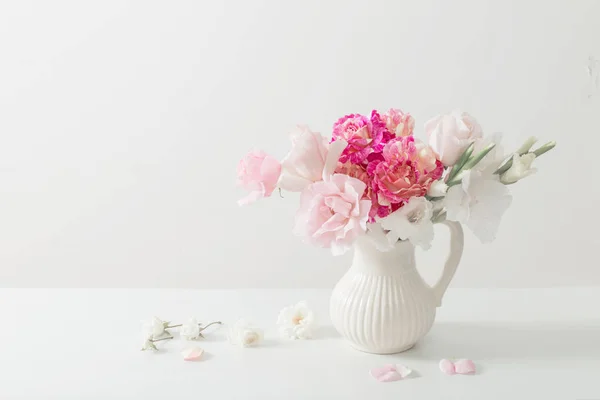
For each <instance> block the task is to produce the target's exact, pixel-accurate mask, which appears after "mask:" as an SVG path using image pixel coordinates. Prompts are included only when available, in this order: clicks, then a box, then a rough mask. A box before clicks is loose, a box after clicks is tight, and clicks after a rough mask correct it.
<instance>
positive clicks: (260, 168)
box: [237, 150, 281, 206]
mask: <svg viewBox="0 0 600 400" xmlns="http://www.w3.org/2000/svg"><path fill="white" fill-rule="evenodd" d="M280 174H281V164H280V163H279V161H277V160H276V159H275V158H273V157H271V156H270V155H268V154H266V153H265V152H264V151H262V150H255V151H251V152H250V153H248V154H246V156H245V157H244V158H242V159H241V160H240V162H239V163H238V167H237V175H238V185H240V186H242V187H243V188H244V189H246V190H248V191H250V194H248V196H246V197H244V198H243V199H241V200H239V201H238V204H239V205H240V206H243V205H246V204H250V203H252V202H254V201H256V200H258V199H260V198H262V197H269V196H270V195H271V193H273V190H275V188H276V187H277V180H278V179H279V175H280Z"/></svg>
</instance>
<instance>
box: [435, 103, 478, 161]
mask: <svg viewBox="0 0 600 400" xmlns="http://www.w3.org/2000/svg"><path fill="white" fill-rule="evenodd" d="M425 133H426V134H427V138H428V139H429V145H430V146H431V148H432V149H433V151H435V153H436V154H437V155H438V158H439V159H440V160H441V161H442V163H443V164H444V165H445V166H452V165H454V164H455V163H456V161H458V159H459V157H460V156H461V155H462V153H463V152H464V151H465V150H466V149H467V147H469V145H470V144H471V143H472V142H474V141H475V140H476V139H479V138H481V136H482V131H481V126H479V124H478V123H477V121H476V120H475V118H473V117H472V116H470V115H469V114H467V113H465V112H460V111H453V112H452V113H451V114H448V115H438V116H437V117H435V118H433V119H431V120H429V121H427V122H426V123H425Z"/></svg>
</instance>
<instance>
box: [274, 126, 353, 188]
mask: <svg viewBox="0 0 600 400" xmlns="http://www.w3.org/2000/svg"><path fill="white" fill-rule="evenodd" d="M291 139H292V150H291V151H290V152H289V153H288V155H287V156H286V157H285V158H284V159H283V161H282V162H281V165H282V171H281V178H280V179H279V187H281V188H282V189H284V190H289V191H290V192H301V191H302V190H304V188H306V187H307V186H308V185H310V184H311V183H313V182H317V181H320V180H322V179H323V178H324V177H325V176H329V175H331V174H333V171H334V169H335V167H336V166H337V164H338V159H339V158H340V156H341V154H342V151H344V149H345V148H346V145H347V143H346V142H345V141H344V140H341V139H340V140H337V141H335V142H333V143H330V144H327V139H325V138H324V137H323V136H322V135H321V134H320V133H318V132H312V131H311V130H310V129H308V127H307V126H305V125H299V126H298V128H297V129H296V131H294V132H293V133H292V135H291Z"/></svg>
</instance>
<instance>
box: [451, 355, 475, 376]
mask: <svg viewBox="0 0 600 400" xmlns="http://www.w3.org/2000/svg"><path fill="white" fill-rule="evenodd" d="M454 368H455V369H456V373H457V374H461V375H473V374H475V363H474V362H473V360H468V359H462V360H458V361H456V362H455V363H454Z"/></svg>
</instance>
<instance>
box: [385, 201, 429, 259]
mask: <svg viewBox="0 0 600 400" xmlns="http://www.w3.org/2000/svg"><path fill="white" fill-rule="evenodd" d="M432 214H433V205H432V204H431V202H429V201H428V200H427V199H426V198H425V197H411V198H410V199H409V200H408V202H407V203H406V204H405V205H404V206H402V207H400V208H399V209H398V210H396V211H394V212H393V213H391V214H390V215H388V216H387V217H385V218H383V219H381V226H382V227H383V228H384V229H386V230H388V231H390V232H389V234H388V237H389V238H390V240H391V241H393V242H395V241H397V240H398V239H402V240H406V239H408V240H409V241H410V242H411V243H412V244H413V245H415V246H421V247H422V248H423V249H425V250H427V249H429V248H430V247H431V241H432V240H433V223H432V222H431V216H432Z"/></svg>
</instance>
